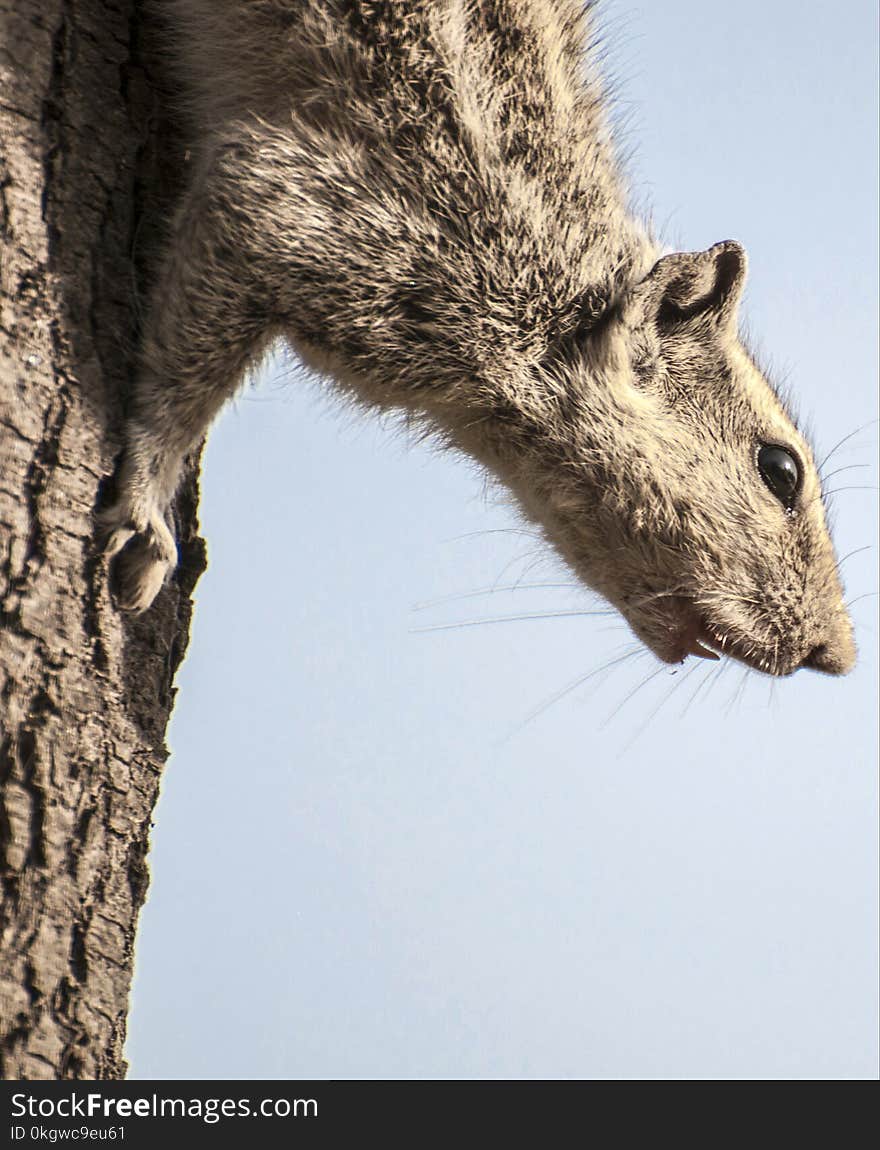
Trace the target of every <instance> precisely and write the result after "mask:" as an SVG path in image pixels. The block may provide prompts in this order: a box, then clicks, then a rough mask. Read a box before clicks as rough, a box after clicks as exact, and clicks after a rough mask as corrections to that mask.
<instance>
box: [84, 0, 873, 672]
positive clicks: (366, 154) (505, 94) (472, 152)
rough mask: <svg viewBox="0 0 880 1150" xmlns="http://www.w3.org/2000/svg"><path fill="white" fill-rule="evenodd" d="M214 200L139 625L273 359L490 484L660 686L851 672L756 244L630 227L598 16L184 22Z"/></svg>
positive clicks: (165, 449)
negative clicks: (743, 329)
mask: <svg viewBox="0 0 880 1150" xmlns="http://www.w3.org/2000/svg"><path fill="white" fill-rule="evenodd" d="M169 8H170V11H171V19H172V26H173V42H174V47H175V54H176V58H177V67H178V73H179V76H180V82H181V87H182V89H183V91H184V94H185V99H186V101H187V103H188V105H189V108H190V113H191V122H192V134H193V160H192V173H191V177H190V180H189V186H188V189H187V191H186V193H185V196H184V198H183V202H182V204H181V206H180V208H179V210H178V213H177V216H176V219H175V221H174V225H173V228H172V234H171V236H170V238H169V241H168V244H167V247H166V251H165V256H164V260H163V263H162V266H161V268H160V271H159V274H158V276H157V281H156V285H155V288H154V290H153V294H152V299H151V303H150V306H149V310H148V314H147V319H146V323H145V330H144V338H143V347H142V354H141V361H140V368H139V372H138V377H137V379H136V381H135V388H134V392H133V395H132V397H131V404H130V413H129V424H128V429H127V441H126V452H125V456H124V459H123V464H122V468H121V471H120V476H119V485H118V491H119V494H118V499H117V502H116V503H115V504H114V506H113V507H111V508H110V509H109V510H108V511H106V512H105V513H104V515H103V529H104V532H105V536H106V549H107V551H108V552H109V554H110V555H111V557H113V562H114V564H115V575H116V586H117V598H118V601H119V603H120V605H121V606H122V607H124V608H126V609H129V610H133V611H142V610H145V609H146V608H147V607H149V605H150V603H151V602H152V600H153V598H154V597H155V595H156V594H157V593H158V591H159V590H160V588H161V586H162V584H163V582H164V581H165V579H166V578H167V576H168V574H169V572H170V571H171V570H172V569H173V567H174V565H175V563H176V547H175V543H174V538H173V534H172V530H171V527H170V525H169V520H170V513H169V508H170V505H171V501H172V499H173V496H174V492H175V490H176V487H177V483H178V479H179V475H180V470H181V467H182V463H183V460H184V458H185V456H186V455H187V453H188V452H189V451H191V450H192V449H193V448H194V447H195V446H196V445H197V444H198V443H199V441H200V440H201V439H202V437H203V436H204V434H205V432H206V431H207V429H208V427H209V425H210V423H211V421H212V420H213V418H214V417H215V415H216V414H217V412H218V411H219V410H220V408H221V407H222V406H223V404H224V403H225V402H226V400H227V399H228V398H229V397H230V396H231V395H232V394H233V393H234V391H235V389H236V387H237V386H238V385H239V383H240V382H241V380H242V378H243V377H244V376H245V374H246V372H247V369H248V367H249V366H251V365H253V364H254V363H255V362H256V361H257V360H258V359H259V357H260V355H261V354H262V352H263V351H264V350H265V348H266V346H267V344H268V343H269V342H270V341H271V340H273V339H275V338H277V337H279V336H281V337H283V338H284V339H286V340H287V341H288V343H289V344H290V345H291V346H292V347H293V349H294V350H295V351H296V352H297V354H298V355H299V357H300V358H301V359H302V360H303V362H304V363H306V364H307V365H308V366H310V367H312V368H313V369H315V370H318V371H320V372H321V373H323V374H324V375H326V376H327V377H329V378H331V379H333V380H334V381H335V383H336V384H337V385H338V387H339V388H341V389H342V390H343V391H346V392H348V393H351V394H353V395H354V396H355V397H356V398H357V399H358V400H360V401H362V402H364V403H366V404H369V405H373V406H378V407H382V408H392V409H400V410H404V411H406V412H407V413H408V414H409V415H410V416H411V417H412V418H414V419H416V420H417V421H421V422H422V423H424V425H425V426H427V427H428V428H429V429H431V431H433V432H434V433H435V434H437V435H439V436H440V437H441V438H442V439H443V440H445V441H446V442H448V443H449V444H450V445H451V446H454V447H455V448H457V449H460V450H462V451H464V452H466V453H468V454H470V455H471V456H473V457H474V458H476V459H477V460H478V461H479V462H480V463H481V464H482V465H483V466H484V467H486V469H487V470H488V471H489V472H490V473H491V474H493V475H494V476H495V477H496V478H497V479H499V480H500V481H501V482H502V483H503V484H505V485H506V486H507V488H508V489H509V490H510V491H511V492H512V493H513V495H514V497H515V498H516V500H517V502H518V504H519V506H520V508H521V510H522V512H523V513H524V514H525V516H526V517H528V518H529V519H531V520H532V521H533V522H535V523H536V524H538V525H539V526H540V528H541V530H542V531H543V533H544V535H545V537H546V539H547V540H548V542H549V543H550V544H551V545H552V546H553V547H554V548H555V549H556V550H557V551H558V553H559V554H560V555H561V556H562V557H563V559H564V560H565V561H566V562H567V563H568V564H569V566H570V567H571V568H572V569H573V570H574V572H575V573H576V574H577V575H578V576H579V578H581V579H582V580H583V582H584V583H585V584H587V585H588V586H589V587H591V588H593V589H594V590H596V591H597V592H599V593H600V594H601V595H603V596H604V597H605V598H606V599H607V600H608V601H609V602H610V603H612V604H613V605H614V606H615V607H617V608H618V609H619V610H620V611H621V613H622V614H623V615H624V617H625V618H626V620H627V621H628V623H629V624H630V626H631V628H632V629H633V631H634V632H635V633H636V635H637V636H638V637H639V638H640V639H642V640H643V641H644V642H645V644H646V645H647V646H648V647H650V648H651V650H652V651H653V652H654V653H655V654H656V655H657V656H658V657H659V658H660V659H662V660H664V661H667V662H679V661H681V660H682V659H684V658H685V657H686V656H687V655H689V654H694V655H704V656H708V657H714V656H715V654H716V653H718V652H720V653H722V654H727V655H730V656H732V657H734V658H737V659H739V660H741V661H742V662H745V663H747V664H748V665H750V666H752V667H754V668H757V669H759V670H762V671H766V672H769V673H772V674H777V675H784V674H788V673H790V672H792V671H794V670H796V669H797V668H798V667H801V666H807V667H812V668H814V669H818V670H823V671H826V672H829V673H834V674H839V673H843V672H845V671H847V670H849V669H850V667H851V666H852V665H853V662H854V659H855V647H854V644H853V638H852V627H851V623H850V620H849V617H848V615H847V612H846V609H845V607H844V605H843V602H842V592H841V586H840V581H839V578H838V573H837V563H836V560H835V556H834V549H833V546H832V543H831V540H830V537H829V534H828V530H827V527H826V523H825V516H824V510H823V504H822V498H821V485H820V480H819V477H818V474H817V471H816V467H815V465H814V462H813V459H812V455H811V452H810V448H809V446H808V444H807V443H806V442H805V441H804V439H803V437H802V436H801V435H800V433H799V432H798V430H797V428H796V427H795V425H794V423H793V421H792V420H791V418H790V416H789V415H788V413H787V411H786V409H785V407H784V405H783V403H782V402H781V400H780V398H779V397H778V396H777V394H776V392H775V391H774V390H773V388H772V387H771V385H770V384H769V382H768V381H767V380H766V379H765V377H764V376H763V374H762V373H761V371H760V370H759V369H758V367H757V366H756V365H755V363H754V361H753V359H752V357H751V356H750V354H749V352H748V351H747V349H746V348H745V346H744V345H743V343H742V341H741V339H740V337H739V334H738V329H737V308H738V303H739V298H740V294H741V291H742V286H743V282H744V277H745V272H746V257H745V253H744V251H743V249H742V247H740V245H739V244H737V243H735V242H733V241H725V242H723V243H720V244H716V245H714V246H713V247H712V248H710V249H709V250H708V251H705V252H695V253H694V252H691V253H672V254H665V255H664V254H663V252H662V251H661V249H660V248H659V246H658V245H657V244H656V243H655V241H654V240H653V239H652V237H651V235H650V233H649V231H648V229H647V228H646V227H645V225H644V224H642V223H641V222H640V221H639V220H637V219H636V218H634V216H633V215H632V214H631V213H630V211H629V210H628V207H627V203H626V194H625V189H624V187H623V182H622V179H621V177H620V175H619V170H618V167H617V164H616V160H615V155H614V148H613V142H612V139H611V135H610V131H609V127H608V123H607V118H606V112H605V108H604V102H603V93H602V88H601V84H600V82H599V79H598V77H597V76H596V75H595V74H594V72H593V68H592V64H591V61H590V58H589V53H588V52H587V45H588V43H589V41H590V39H591V37H592V36H593V35H594V32H595V28H594V21H593V14H592V9H593V5H592V4H586V5H584V4H583V3H581V2H580V0H410V2H408V3H405V2H403V0H250V2H249V0H172V3H171V4H170V5H169Z"/></svg>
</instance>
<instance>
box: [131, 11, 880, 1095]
mask: <svg viewBox="0 0 880 1150" xmlns="http://www.w3.org/2000/svg"><path fill="white" fill-rule="evenodd" d="M604 8H605V18H604V21H603V23H604V26H605V27H606V29H607V30H608V40H609V49H610V58H609V67H610V69H611V71H612V72H613V74H614V76H615V86H616V92H617V98H618V115H619V117H620V118H621V119H622V121H623V122H624V124H625V133H624V144H625V147H626V149H627V151H628V153H631V158H630V160H629V170H630V173H631V177H632V182H633V187H634V199H635V202H636V203H637V204H639V205H641V206H643V207H650V210H651V211H652V214H653V217H654V220H655V222H656V224H657V226H658V228H659V229H660V230H661V233H662V236H663V238H664V240H665V241H666V242H668V243H669V244H670V245H673V246H676V247H682V248H688V249H696V248H704V247H707V246H708V245H709V244H711V243H714V242H716V241H717V240H721V239H728V238H735V239H738V240H740V241H742V242H743V243H744V244H745V246H746V248H747V250H748V252H749V258H750V275H749V283H748V287H747V294H746V300H745V316H746V319H747V323H748V328H749V331H750V332H751V333H752V335H753V338H754V342H755V343H756V344H757V347H758V349H759V351H760V353H761V356H762V360H763V361H765V362H766V361H767V360H769V361H770V363H771V364H772V366H773V370H774V372H775V373H776V374H777V375H778V376H779V377H783V376H784V377H785V379H786V380H787V385H788V387H789V388H790V389H791V391H792V392H793V394H794V395H795V397H796V406H797V409H798V411H799V412H800V414H801V416H802V417H803V420H804V422H805V423H806V424H807V426H808V428H809V429H810V430H811V432H812V437H813V439H814V441H815V442H816V444H817V445H818V448H819V453H820V456H821V455H822V454H824V453H825V452H826V451H828V450H830V449H831V448H832V447H833V446H834V444H836V443H837V442H838V441H839V440H841V439H842V438H843V437H844V436H847V435H849V434H850V433H852V432H854V431H855V430H856V429H858V428H859V427H862V428H863V429H862V430H861V431H858V432H857V433H856V434H855V435H853V436H852V438H851V439H849V440H848V441H847V442H846V443H845V444H844V445H843V446H842V447H841V449H840V450H839V452H838V453H837V454H836V455H835V464H836V466H839V467H844V466H849V465H855V466H856V467H857V468H858V469H857V470H851V471H846V472H843V473H841V475H840V476H839V477H837V483H835V484H834V486H837V485H838V484H839V486H840V487H841V488H847V490H841V491H840V493H839V494H838V495H837V496H835V498H834V500H833V509H834V522H835V538H836V541H837V545H838V551H839V553H840V554H841V555H844V554H846V553H848V552H851V551H854V550H855V549H857V548H863V547H868V548H869V550H864V551H859V552H858V553H857V554H854V555H852V557H851V558H850V559H848V560H847V562H846V564H845V566H844V573H845V576H846V586H847V595H848V597H850V598H852V599H855V598H856V597H860V596H866V595H870V593H873V592H874V591H875V590H876V583H877V554H878V553H877V491H876V485H877V479H878V476H877V465H876V461H877V442H878V429H877V426H876V425H872V424H871V422H870V421H872V420H875V419H876V418H877V392H876V380H877V296H878V293H877V249H878V235H877V191H878V189H877V167H878V164H877V13H876V5H875V4H874V3H873V2H868V0H850V3H848V4H847V5H844V6H839V7H838V9H837V10H832V9H831V8H829V7H828V6H827V5H825V4H819V3H808V4H803V3H797V4H796V3H793V2H785V0H774V2H773V3H771V4H767V3H766V0H764V2H762V3H757V2H753V0H742V2H741V3H739V4H737V5H706V4H704V3H697V2H695V0H665V2H664V3H663V4H662V5H661V4H652V5H643V6H641V7H637V6H633V5H631V4H626V3H622V2H620V3H618V2H608V3H606V4H605V6H604ZM829 466H830V465H829ZM872 488H873V489H872ZM202 522H203V529H204V533H205V535H206V537H207V539H208V544H209V552H210V568H209V570H208V572H207V574H206V575H205V576H204V577H203V579H202V581H201V583H200V584H199V587H198V591H197V611H196V618H195V625H194V629H193V636H192V644H191V647H190V653H189V655H188V658H187V661H186V663H185V665H184V667H183V669H182V671H181V673H180V675H179V677H178V687H179V695H178V701H177V707H176V711H175V715H174V719H173V722H172V727H171V732H170V740H169V741H170V745H171V748H172V752H173V754H172V758H171V760H170V762H169V765H168V768H167V771H166V775H165V780H164V784H163V793H162V798H161V800H160V804H159V808H158V812H157V816H156V827H155V830H154V831H153V850H152V874H153V882H152V887H151V890H150V895H149V900H148V903H147V906H146V908H145V910H144V913H143V915H142V921H141V931H140V940H139V950H138V960H137V973H136V982H135V989H134V996H133V1009H132V1016H131V1024H130V1037H129V1043H128V1056H129V1058H130V1060H131V1063H132V1075H133V1076H134V1077H136V1078H137V1077H156V1078H174V1077H180V1078H200V1077H206V1078H207V1077H216V1078H272V1077H277V1078H296V1077H313V1078H347V1077H367V1078H391V1077H413V1078H428V1077H432V1078H433V1077H440V1078H460V1077H470V1078H494V1077H515V1078H519V1077H522V1078H556V1077H559V1078H873V1077H876V1075H877V1072H878V1039H877V1029H878V1028H877V1012H878V1001H877V1000H878V979H877V963H878V952H877V938H878V919H877V906H878V897H877V896H878V877H877V874H878V841H877V810H878V791H877V722H876V717H875V709H876V700H877V663H878V660H877V648H878V644H877V634H878V631H877V626H878V620H877V599H876V598H874V597H867V598H860V599H859V601H858V602H856V603H855V604H854V607H853V614H854V618H855V621H856V627H857V637H858V642H859V646H860V650H861V656H860V661H859V664H858V667H857V669H856V670H855V671H854V672H853V674H851V675H850V676H848V677H847V678H845V679H842V680H832V679H828V678H825V677H823V676H820V675H816V674H811V673H807V672H801V673H799V674H797V675H795V676H794V677H793V678H792V679H790V680H786V681H784V682H778V683H775V684H774V683H771V682H770V681H769V680H767V679H764V678H759V677H757V676H744V674H743V672H742V670H741V669H740V668H737V667H735V666H727V667H726V669H725V670H724V672H723V674H721V675H720V676H718V677H714V678H713V677H712V675H713V671H714V668H713V666H712V665H710V664H703V663H700V664H699V665H697V666H695V667H694V668H693V670H692V666H691V664H688V665H686V666H685V667H684V668H682V669H680V670H678V671H677V672H676V673H672V672H671V671H669V670H668V669H664V670H661V671H660V672H659V673H658V674H654V671H655V670H656V669H657V667H658V666H659V665H658V664H655V663H653V662H652V660H651V657H650V656H648V655H647V654H646V655H645V656H644V657H642V658H639V659H637V660H629V661H626V662H623V663H619V664H617V665H610V666H608V667H607V669H606V670H601V668H603V667H604V666H606V664H609V663H610V662H611V661H612V660H614V659H615V657H616V656H617V654H618V653H619V652H620V650H621V649H622V648H623V647H625V646H627V645H628V642H629V636H628V632H627V630H626V627H625V625H624V624H623V623H622V622H621V621H619V620H616V619H613V618H612V619H608V618H604V617H595V616H589V615H577V614H567V612H575V611H590V610H594V609H595V607H596V603H595V601H594V600H593V599H591V597H589V596H588V595H586V594H585V593H583V592H580V591H578V590H577V589H576V588H573V587H571V586H568V587H559V586H555V584H560V583H562V584H570V583H571V578H570V576H569V575H568V574H567V573H566V572H565V571H564V570H562V569H561V568H560V566H559V565H558V564H557V563H556V562H555V561H554V560H553V559H552V557H550V556H548V555H546V554H543V553H542V552H541V551H540V550H539V549H537V548H536V544H535V540H534V539H533V538H531V537H530V536H529V535H528V534H523V533H522V530H521V528H520V526H519V524H518V523H517V520H516V518H515V517H514V515H513V513H512V511H511V510H510V508H509V507H508V506H507V505H506V502H505V500H504V497H503V495H501V494H499V493H498V492H494V491H492V490H489V491H487V490H486V488H485V484H484V481H483V479H482V477H481V476H480V474H479V473H478V471H477V469H476V468H475V467H474V466H472V465H470V464H469V463H467V462H466V461H463V460H461V459H458V458H454V457H451V456H444V455H442V454H439V453H437V452H436V451H434V450H433V449H432V448H431V447H430V445H412V444H408V443H407V441H406V437H405V436H404V435H403V434H402V433H401V432H400V431H399V430H398V429H396V428H395V427H394V425H393V424H392V423H385V424H384V425H383V423H382V422H381V421H379V420H377V419H376V418H375V417H372V416H364V415H363V414H361V413H353V412H352V411H351V410H346V409H343V408H341V407H340V406H339V405H338V404H337V403H336V401H335V399H334V398H333V396H332V394H331V393H330V392H329V391H326V392H325V391H324V390H322V389H321V388H320V387H318V386H316V385H314V384H308V383H306V382H305V381H303V380H302V379H300V378H299V377H298V374H297V372H296V370H295V366H293V365H291V364H288V365H287V366H286V367H284V368H283V369H282V370H280V371H278V370H276V371H275V372H274V373H271V372H270V373H269V375H268V377H267V378H266V379H265V380H264V381H263V383H262V384H261V386H260V387H258V388H257V389H255V390H252V391H250V392H248V393H246V394H245V395H244V396H243V397H242V398H241V399H240V400H239V401H238V402H237V403H236V404H235V405H234V406H233V407H231V408H230V409H229V410H228V411H227V412H226V413H225V414H224V416H223V417H222V419H221V421H220V422H219V424H218V426H217V427H216V428H215V429H214V431H213V433H212V435H211V437H210V440H209V445H208V449H207V453H206V460H205V472H204V486H203V500H202ZM514 584H518V585H519V586H518V589H516V590H505V589H504V588H506V587H509V586H513V585H514ZM540 584H544V585H545V586H532V585H540ZM546 584H552V585H554V586H546ZM492 587H495V588H496V590H495V591H494V592H492V593H491V594H485V595H472V596H471V597H469V598H461V599H450V597H453V596H459V595H463V594H465V593H471V592H478V591H481V590H484V589H487V588H492ZM444 599H445V600H447V601H445V602H437V600H444ZM424 604H433V605H431V606H427V607H426V606H424ZM541 613H547V614H551V615H553V616H554V617H551V618H544V619H534V620H527V619H525V620H524V619H519V620H516V621H509V622H503V623H502V622H499V623H497V624H486V625H477V626H468V627H462V628H457V629H450V630H438V631H425V630H421V629H422V628H429V627H432V626H435V625H440V624H445V623H452V622H468V623H470V622H472V621H476V620H479V619H489V618H492V619H495V618H500V617H503V616H514V615H516V616H518V615H523V614H541ZM590 672H596V673H595V674H594V675H593V677H592V678H590V679H589V680H588V681H586V682H585V683H583V684H582V686H581V687H579V688H577V689H574V690H572V691H571V692H570V693H568V694H567V695H565V696H563V697H561V698H559V699H558V700H557V701H556V702H555V703H553V704H552V705H550V706H548V707H546V709H545V710H543V711H542V712H541V713H540V714H538V715H536V716H534V717H532V718H529V716H530V715H532V713H533V712H534V711H535V710H536V709H537V708H539V707H540V706H541V705H542V704H543V703H545V702H546V701H547V700H548V699H550V698H551V697H553V696H554V694H558V693H559V692H561V691H562V690H563V689H564V688H565V687H566V686H567V685H569V684H571V683H572V682H573V681H575V680H576V679H577V678H578V677H580V676H585V675H587V674H588V673H590ZM649 676H652V677H650V678H649Z"/></svg>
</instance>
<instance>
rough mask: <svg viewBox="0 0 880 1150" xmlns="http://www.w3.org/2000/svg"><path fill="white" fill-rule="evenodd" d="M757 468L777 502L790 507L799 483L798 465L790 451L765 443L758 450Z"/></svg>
mask: <svg viewBox="0 0 880 1150" xmlns="http://www.w3.org/2000/svg"><path fill="white" fill-rule="evenodd" d="M758 470H759V471H760V472H761V478H762V479H763V480H764V482H765V483H766V484H767V486H768V487H769V488H770V490H771V491H772V492H773V494H774V495H775V496H776V498H777V499H778V500H779V502H780V503H781V504H782V505H783V506H784V507H787V508H789V509H790V508H791V506H792V504H793V503H794V499H795V496H796V495H797V493H798V489H799V488H800V485H801V469H800V465H799V464H798V461H797V460H796V459H795V457H794V456H793V455H792V454H791V452H790V451H786V449H785V448H784V447H777V446H776V445H775V444H765V445H764V446H763V447H762V448H761V449H760V451H759V452H758Z"/></svg>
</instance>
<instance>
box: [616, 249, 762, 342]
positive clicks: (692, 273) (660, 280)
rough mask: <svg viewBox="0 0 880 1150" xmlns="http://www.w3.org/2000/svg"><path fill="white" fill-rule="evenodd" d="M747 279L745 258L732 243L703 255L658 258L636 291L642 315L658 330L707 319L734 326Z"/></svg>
mask: <svg viewBox="0 0 880 1150" xmlns="http://www.w3.org/2000/svg"><path fill="white" fill-rule="evenodd" d="M745 278H746V253H745V251H744V249H743V248H742V247H741V246H740V244H738V243H736V241H735V240H725V241H724V242H723V243H720V244H714V245H713V246H712V247H711V248H709V249H708V251H705V252H675V253H674V254H673V255H669V256H663V257H662V259H659V260H658V261H657V263H656V264H655V265H654V267H653V268H652V269H651V271H650V272H649V273H648V275H647V276H646V277H645V279H644V280H643V281H642V283H641V284H639V286H638V288H636V293H637V295H638V297H640V301H641V302H642V306H643V309H644V313H643V314H644V315H645V317H646V318H648V319H653V322H654V323H656V325H657V327H658V328H668V327H674V326H678V325H680V324H687V323H689V322H691V321H694V320H710V321H711V322H714V323H716V324H718V325H719V326H724V327H732V326H733V325H734V324H735V323H736V315H737V310H738V308H739V301H740V296H741V295H742V289H743V284H744V283H745Z"/></svg>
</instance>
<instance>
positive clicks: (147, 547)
mask: <svg viewBox="0 0 880 1150" xmlns="http://www.w3.org/2000/svg"><path fill="white" fill-rule="evenodd" d="M99 539H100V543H99V547H100V550H101V551H103V552H104V554H105V555H107V556H108V557H109V558H110V560H111V566H110V588H111V591H112V593H113V597H114V599H115V600H116V604H117V606H118V607H119V608H120V609H121V610H122V611H130V612H132V613H133V614H136V615H139V614H140V613H141V612H142V611H146V610H147V608H148V607H149V606H150V604H151V603H152V602H153V600H154V599H155V598H156V596H157V595H158V594H159V592H160V591H161V589H162V586H163V584H164V583H165V580H166V579H167V578H168V576H169V575H170V574H171V572H172V571H173V570H174V568H175V567H176V566H177V545H176V544H175V542H174V536H173V535H172V534H171V531H170V530H169V527H168V524H167V523H166V522H165V518H164V516H163V515H161V514H160V513H159V512H158V511H153V512H151V513H150V514H149V515H148V516H147V517H145V521H144V523H143V524H142V525H141V524H139V523H138V522H137V520H136V519H135V518H134V517H133V516H131V515H130V514H129V513H128V511H127V509H126V508H125V507H124V506H122V505H121V504H117V505H116V506H115V507H111V508H110V509H109V510H108V511H105V512H103V513H102V514H101V516H100V519H99Z"/></svg>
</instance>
